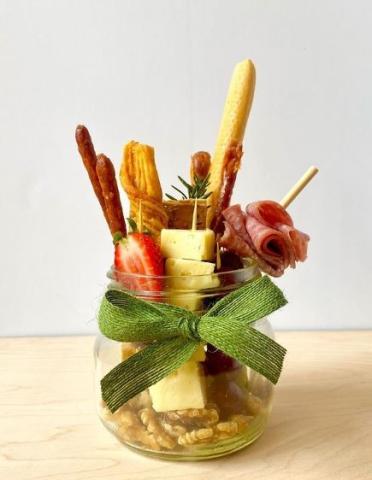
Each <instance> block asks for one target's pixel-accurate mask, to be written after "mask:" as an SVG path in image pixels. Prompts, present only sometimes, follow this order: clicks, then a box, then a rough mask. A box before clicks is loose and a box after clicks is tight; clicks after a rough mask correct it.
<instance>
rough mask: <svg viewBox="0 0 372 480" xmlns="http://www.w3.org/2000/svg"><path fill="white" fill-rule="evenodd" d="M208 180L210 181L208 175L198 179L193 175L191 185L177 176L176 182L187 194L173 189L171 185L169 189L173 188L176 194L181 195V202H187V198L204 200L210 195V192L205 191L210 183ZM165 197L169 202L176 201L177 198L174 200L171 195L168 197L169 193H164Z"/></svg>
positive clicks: (175, 188)
mask: <svg viewBox="0 0 372 480" xmlns="http://www.w3.org/2000/svg"><path fill="white" fill-rule="evenodd" d="M209 179H210V174H208V175H207V176H206V177H205V178H200V177H198V176H196V175H194V184H193V185H191V184H190V183H188V182H186V180H185V179H183V178H182V177H180V176H179V175H178V180H179V181H180V182H181V184H182V185H183V186H184V187H185V188H186V190H187V194H186V193H184V192H183V191H182V190H180V189H179V188H177V187H175V186H174V185H171V187H172V188H174V190H176V192H178V193H179V194H181V199H182V200H187V199H188V198H200V199H203V200H205V199H207V198H208V197H209V196H210V195H211V193H212V192H208V191H207V190H208V186H209V183H210V181H209ZM165 196H166V197H167V198H169V199H170V200H176V201H177V198H175V197H174V196H173V195H170V194H169V193H166V194H165Z"/></svg>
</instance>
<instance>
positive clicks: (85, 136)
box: [75, 125, 109, 224]
mask: <svg viewBox="0 0 372 480" xmlns="http://www.w3.org/2000/svg"><path fill="white" fill-rule="evenodd" d="M75 139H76V143H77V146H78V149H79V153H80V155H81V158H82V160H83V163H84V166H85V169H86V171H87V172H88V175H89V179H90V183H91V184H92V186H93V190H94V193H95V194H96V197H97V198H98V201H99V203H100V205H101V208H102V211H103V214H104V216H105V219H106V222H107V223H108V224H109V220H108V217H107V213H106V205H105V199H104V198H103V193H102V189H101V185H100V183H99V180H98V176H97V172H96V165H97V156H96V152H95V151H94V146H93V143H92V139H91V138H90V135H89V131H88V129H87V127H85V126H84V125H78V126H77V127H76V130H75Z"/></svg>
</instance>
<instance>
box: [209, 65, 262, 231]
mask: <svg viewBox="0 0 372 480" xmlns="http://www.w3.org/2000/svg"><path fill="white" fill-rule="evenodd" d="M255 78H256V74H255V68H254V65H253V63H252V61H251V60H244V61H243V62H240V63H238V64H237V65H236V67H235V69H234V72H233V75H232V78H231V82H230V86H229V90H228V93H227V98H226V102H225V108H224V111H223V115H222V120H221V126H220V130H219V133H218V137H217V143H216V149H215V152H214V155H213V159H212V164H211V169H210V172H211V178H210V185H209V192H212V194H211V196H210V197H209V198H208V204H209V209H208V213H207V222H208V225H210V224H211V222H212V220H213V218H214V217H215V209H216V205H217V202H218V199H219V197H220V190H221V185H222V181H223V172H224V159H225V154H226V150H227V149H228V148H229V146H230V145H231V143H232V142H236V143H241V142H243V136H244V131H245V127H246V124H247V120H248V116H249V112H250V109H251V105H252V100H253V94H254V87H255Z"/></svg>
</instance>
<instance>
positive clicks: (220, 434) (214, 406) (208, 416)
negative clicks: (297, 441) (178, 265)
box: [95, 265, 274, 460]
mask: <svg viewBox="0 0 372 480" xmlns="http://www.w3.org/2000/svg"><path fill="white" fill-rule="evenodd" d="M108 276H109V278H110V283H109V286H108V288H109V289H119V290H123V291H128V288H126V287H129V286H130V293H131V294H133V295H135V296H136V297H138V298H141V299H144V300H151V301H159V302H163V303H169V304H173V305H178V306H182V307H184V308H187V309H190V310H192V311H194V312H198V313H205V312H206V311H207V310H208V309H209V308H211V306H212V305H213V304H214V303H216V301H218V300H219V299H220V298H222V297H223V296H224V295H226V294H228V293H230V292H231V291H233V290H235V289H237V288H239V287H241V286H242V285H243V284H244V283H246V282H249V281H251V280H254V279H256V278H258V277H259V276H260V272H259V270H258V269H257V267H256V266H255V265H248V266H245V267H244V268H241V269H238V270H232V271H225V272H220V273H215V274H212V275H194V276H187V277H169V276H164V277H148V276H143V275H133V274H123V273H116V272H113V271H111V272H110V273H109V275H108ZM154 282H156V284H157V285H159V283H158V282H160V283H161V286H162V288H161V290H159V291H154ZM134 285H135V286H136V288H137V290H133V286H134ZM252 326H253V327H254V328H256V329H257V330H260V331H261V332H262V333H264V334H265V335H267V336H269V337H271V338H273V331H272V328H271V325H270V323H269V321H268V320H267V319H266V318H264V319H261V320H259V321H257V322H256V323H255V324H253V325H252ZM144 346H145V344H143V343H133V342H132V343H128V342H123V343H122V342H116V341H114V340H110V339H108V338H106V337H104V336H103V335H98V336H97V340H96V343H95V365H96V390H97V404H98V413H99V416H100V418H101V420H102V422H103V424H104V426H105V427H106V428H107V429H108V430H109V431H110V432H112V433H113V434H114V435H115V436H116V437H117V438H118V439H119V440H120V441H121V442H122V443H124V444H125V445H126V446H128V447H130V448H131V449H134V450H136V451H137V452H140V453H142V454H145V455H149V456H154V457H158V458H162V459H169V460H203V459H208V458H214V457H219V456H222V455H226V454H229V453H232V452H235V451H237V450H240V449H242V448H244V447H245V446H247V445H249V444H251V443H252V442H254V441H255V440H256V439H257V438H258V437H259V436H260V435H261V434H262V433H263V431H264V429H265V426H266V423H267V419H268V416H269V414H270V410H271V402H272V396H273V389H274V386H273V384H272V383H271V382H270V381H269V380H267V379H266V378H265V377H263V376H262V375H260V374H259V373H257V372H255V371H254V370H252V369H250V368H248V367H246V366H245V365H242V364H240V363H239V362H237V361H236V360H234V359H232V358H230V357H228V356H226V355H225V354H223V353H222V352H221V351H219V350H216V349H215V348H214V347H213V346H211V345H201V347H200V349H199V351H198V352H197V354H194V356H193V358H192V359H191V360H189V361H188V362H187V363H186V364H184V366H182V367H181V368H180V369H179V370H177V371H176V372H175V374H171V375H170V376H168V377H166V379H164V380H165V382H164V380H162V381H161V382H163V384H161V382H159V384H157V385H155V386H154V387H150V389H148V390H146V391H143V392H142V393H140V394H139V395H137V396H136V397H134V398H132V399H131V400H129V401H128V402H127V403H126V404H124V405H123V406H122V407H120V408H119V409H118V410H117V411H116V412H115V413H111V412H110V410H109V409H108V408H107V406H106V405H105V403H104V402H103V400H102V398H101V391H100V380H101V379H102V378H103V377H104V376H105V375H106V374H107V373H108V372H109V371H110V370H112V369H113V368H114V367H115V366H116V365H117V364H119V363H120V362H122V361H123V360H125V359H127V358H129V357H130V356H131V355H133V354H134V353H136V352H138V351H139V350H140V349H141V348H143V347H144Z"/></svg>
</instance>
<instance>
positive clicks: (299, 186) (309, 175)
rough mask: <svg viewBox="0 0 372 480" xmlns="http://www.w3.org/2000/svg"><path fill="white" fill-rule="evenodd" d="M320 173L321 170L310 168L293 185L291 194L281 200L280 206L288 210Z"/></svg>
mask: <svg viewBox="0 0 372 480" xmlns="http://www.w3.org/2000/svg"><path fill="white" fill-rule="evenodd" d="M318 172H319V170H318V168H317V167H310V168H309V169H308V170H307V171H306V172H305V174H304V175H303V176H302V177H301V178H300V179H299V180H298V182H297V183H295V184H294V185H293V187H292V188H291V189H290V190H289V192H288V193H287V194H286V195H285V196H284V197H283V198H282V199H281V200H280V202H279V203H280V205H281V206H282V207H284V208H287V207H288V206H289V205H290V204H291V203H292V202H293V200H294V199H295V198H296V197H297V195H299V194H300V193H301V192H302V190H303V189H304V188H305V187H306V185H307V184H308V183H309V182H310V181H311V180H312V179H313V178H314V177H315V175H316V174H317V173H318Z"/></svg>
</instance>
